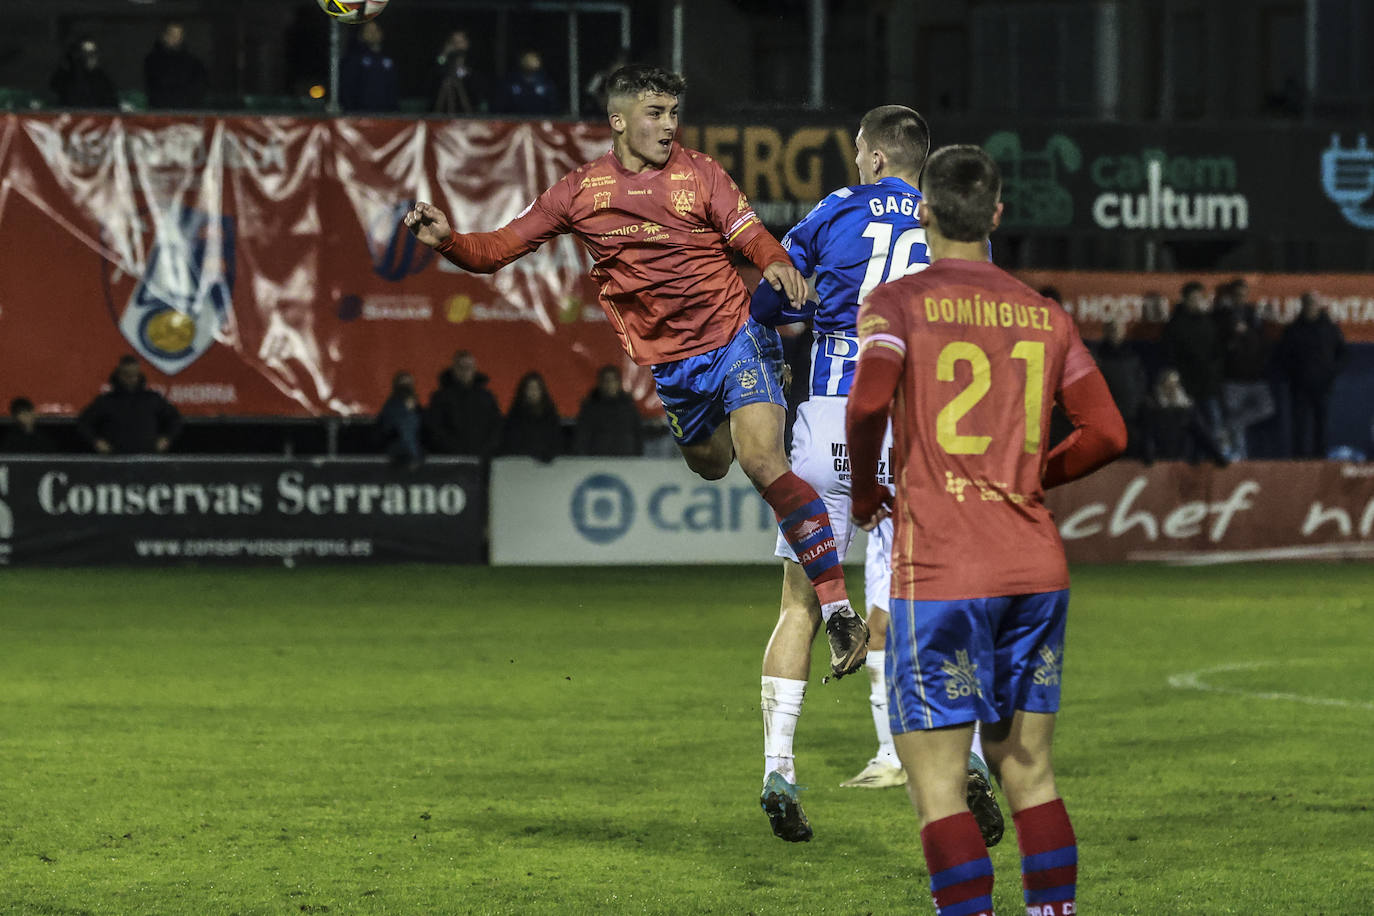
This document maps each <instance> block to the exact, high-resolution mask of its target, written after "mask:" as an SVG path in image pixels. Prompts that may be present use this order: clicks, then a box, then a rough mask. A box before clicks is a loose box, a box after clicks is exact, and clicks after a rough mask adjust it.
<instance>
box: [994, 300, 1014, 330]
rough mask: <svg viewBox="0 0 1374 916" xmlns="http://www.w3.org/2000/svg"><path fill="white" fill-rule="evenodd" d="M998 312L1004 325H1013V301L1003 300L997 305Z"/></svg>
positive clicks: (1007, 326) (1006, 326)
mask: <svg viewBox="0 0 1374 916" xmlns="http://www.w3.org/2000/svg"><path fill="white" fill-rule="evenodd" d="M997 311H998V314H999V315H1000V316H1001V318H1002V327H1004V328H1009V327H1011V303H1010V302H1003V303H1001V304H1000V305H998V306H997Z"/></svg>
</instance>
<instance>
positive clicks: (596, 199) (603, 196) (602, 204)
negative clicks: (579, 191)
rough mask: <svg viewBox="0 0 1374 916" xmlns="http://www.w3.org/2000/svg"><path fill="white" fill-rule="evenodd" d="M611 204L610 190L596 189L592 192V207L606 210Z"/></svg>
mask: <svg viewBox="0 0 1374 916" xmlns="http://www.w3.org/2000/svg"><path fill="white" fill-rule="evenodd" d="M610 205H611V192H610V191H596V192H594V193H593V194H592V209H593V210H604V209H606V208H607V207H609V206H610Z"/></svg>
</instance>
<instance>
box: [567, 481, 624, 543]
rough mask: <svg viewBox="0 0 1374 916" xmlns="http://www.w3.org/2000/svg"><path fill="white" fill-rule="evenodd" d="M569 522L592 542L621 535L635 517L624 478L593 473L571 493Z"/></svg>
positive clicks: (604, 540)
mask: <svg viewBox="0 0 1374 916" xmlns="http://www.w3.org/2000/svg"><path fill="white" fill-rule="evenodd" d="M571 509H572V522H573V526H574V527H575V528H576V529H577V530H578V532H579V533H580V534H581V535H582V536H583V537H584V538H586V539H587V540H589V541H591V542H592V543H594V544H609V543H610V542H612V541H615V540H619V539H620V538H621V537H624V535H625V532H627V531H629V530H630V526H631V525H633V524H634V520H635V498H634V494H633V493H631V492H630V488H629V487H628V486H626V484H625V481H623V480H621V479H620V478H619V477H616V476H614V475H611V474H593V475H592V476H590V477H588V478H587V479H586V480H584V481H582V482H581V483H580V484H578V485H577V488H576V489H574V490H573V494H572V506H571Z"/></svg>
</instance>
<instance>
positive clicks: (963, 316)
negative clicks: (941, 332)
mask: <svg viewBox="0 0 1374 916" xmlns="http://www.w3.org/2000/svg"><path fill="white" fill-rule="evenodd" d="M955 306H956V308H957V312H956V313H955V316H956V317H955V320H956V321H958V322H959V323H960V324H973V302H972V300H969V299H958V300H956V301H955Z"/></svg>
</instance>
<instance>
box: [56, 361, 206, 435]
mask: <svg viewBox="0 0 1374 916" xmlns="http://www.w3.org/2000/svg"><path fill="white" fill-rule="evenodd" d="M76 429H77V432H79V433H80V434H81V436H82V437H83V438H84V439H85V440H86V441H87V442H89V443H90V444H91V448H93V449H95V450H96V451H97V452H98V453H100V454H102V455H146V454H149V453H158V454H161V453H163V452H166V451H167V450H168V449H169V448H171V447H172V440H173V439H175V438H176V436H177V433H179V432H181V414H180V413H179V412H177V409H176V408H175V407H173V406H172V405H171V403H170V402H169V401H168V400H167V399H166V398H164V397H163V396H162V395H160V394H158V393H157V392H156V391H153V390H152V389H150V388H149V387H148V379H147V378H146V377H145V376H144V375H143V370H142V369H140V368H139V366H138V358H137V357H136V356H133V355H132V354H130V355H126V356H121V357H120V358H119V364H118V365H117V366H116V367H115V370H114V371H113V372H111V373H110V389H109V390H108V391H105V392H103V393H101V394H99V395H97V396H96V398H95V400H93V401H91V403H90V404H88V405H87V406H86V409H85V410H83V411H81V416H80V417H78V418H77V421H76Z"/></svg>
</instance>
